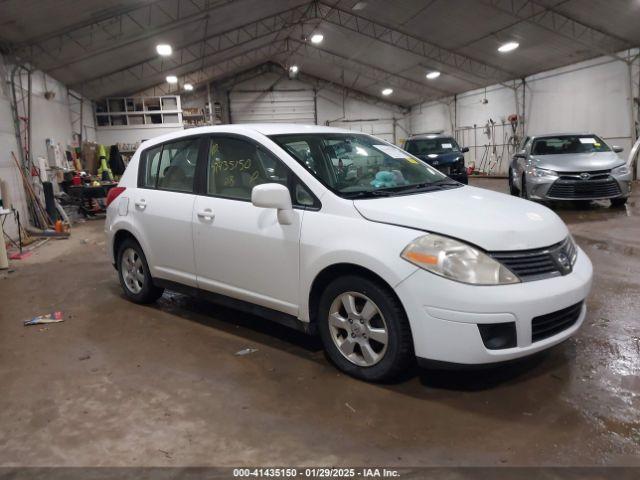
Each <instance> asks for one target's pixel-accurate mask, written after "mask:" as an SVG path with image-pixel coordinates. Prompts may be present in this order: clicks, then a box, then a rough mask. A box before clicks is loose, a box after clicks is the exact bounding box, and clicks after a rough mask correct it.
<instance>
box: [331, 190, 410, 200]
mask: <svg viewBox="0 0 640 480" xmlns="http://www.w3.org/2000/svg"><path fill="white" fill-rule="evenodd" d="M341 193H342V195H344V196H345V197H346V198H365V197H393V196H394V195H397V192H395V191H392V190H361V191H359V192H341Z"/></svg>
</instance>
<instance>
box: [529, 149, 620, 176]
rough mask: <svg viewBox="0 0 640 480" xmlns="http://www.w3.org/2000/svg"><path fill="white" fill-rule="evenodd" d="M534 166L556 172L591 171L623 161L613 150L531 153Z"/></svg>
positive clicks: (605, 168) (607, 168)
mask: <svg viewBox="0 0 640 480" xmlns="http://www.w3.org/2000/svg"><path fill="white" fill-rule="evenodd" d="M531 160H533V162H534V164H535V166H536V167H540V168H545V169H548V170H555V171H556V172H592V171H594V170H609V169H611V168H614V167H617V166H619V165H622V164H623V163H624V160H622V159H621V158H620V157H618V155H616V153H615V152H596V153H565V154H563V155H533V156H532V157H531Z"/></svg>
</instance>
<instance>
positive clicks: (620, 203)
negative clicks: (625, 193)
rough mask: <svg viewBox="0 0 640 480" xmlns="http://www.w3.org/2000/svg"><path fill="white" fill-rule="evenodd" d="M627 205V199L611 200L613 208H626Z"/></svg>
mask: <svg viewBox="0 0 640 480" xmlns="http://www.w3.org/2000/svg"><path fill="white" fill-rule="evenodd" d="M626 203H627V199H626V198H613V199H612V200H611V206H612V207H624V206H625V204H626Z"/></svg>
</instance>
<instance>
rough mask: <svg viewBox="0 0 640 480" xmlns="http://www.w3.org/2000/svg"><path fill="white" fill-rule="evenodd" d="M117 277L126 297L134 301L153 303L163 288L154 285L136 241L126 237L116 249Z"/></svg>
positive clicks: (160, 294) (145, 260)
mask: <svg viewBox="0 0 640 480" xmlns="http://www.w3.org/2000/svg"><path fill="white" fill-rule="evenodd" d="M117 261H118V263H117V265H118V278H119V279H120V286H121V287H122V290H123V291H124V294H125V295H126V296H127V298H128V299H129V300H131V301H133V302H135V303H142V304H144V303H153V302H155V301H156V300H157V299H158V298H160V297H161V296H162V293H163V292H164V288H160V287H156V286H155V285H154V284H153V278H151V273H150V272H149V265H148V264H147V259H146V257H145V256H144V252H143V251H142V248H141V247H140V245H139V244H138V242H136V241H134V240H132V239H130V238H128V239H126V240H125V241H123V242H122V244H121V245H120V248H119V249H118V260H117Z"/></svg>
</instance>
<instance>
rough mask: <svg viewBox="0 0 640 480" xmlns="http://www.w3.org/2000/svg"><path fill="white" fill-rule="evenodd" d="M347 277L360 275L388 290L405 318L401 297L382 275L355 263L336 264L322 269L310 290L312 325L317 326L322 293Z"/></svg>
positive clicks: (310, 320)
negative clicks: (340, 279) (337, 279)
mask: <svg viewBox="0 0 640 480" xmlns="http://www.w3.org/2000/svg"><path fill="white" fill-rule="evenodd" d="M346 275H358V276H361V277H365V278H367V279H369V280H371V281H374V282H376V283H379V284H380V285H382V286H384V287H385V288H387V290H388V291H389V292H390V293H391V295H393V296H394V297H395V298H396V300H397V301H398V304H399V305H400V306H401V308H402V310H403V312H404V314H405V316H406V315H407V312H406V310H405V308H404V305H403V304H402V301H401V300H400V297H398V295H397V294H396V292H395V290H394V289H393V287H392V286H391V285H390V284H389V282H387V281H386V280H385V279H384V278H382V277H381V276H380V275H378V274H377V273H375V272H374V271H372V270H370V269H368V268H366V267H363V266H361V265H356V264H354V263H344V262H343V263H335V264H333V265H329V266H327V267H325V268H324V269H322V270H321V271H320V272H318V274H317V275H316V276H315V278H314V279H313V282H312V284H311V288H310V290H309V322H310V323H311V324H316V323H317V321H318V308H319V305H320V297H321V296H322V292H324V290H325V288H326V287H327V286H328V285H329V284H330V283H331V282H332V281H333V280H335V279H336V278H338V277H343V276H346Z"/></svg>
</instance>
